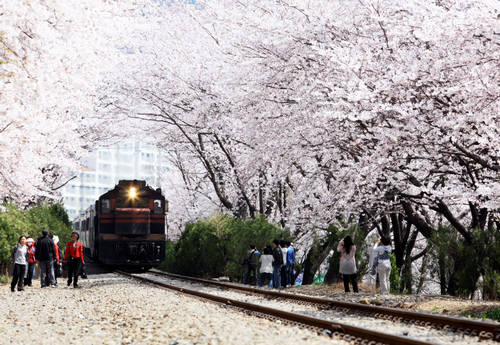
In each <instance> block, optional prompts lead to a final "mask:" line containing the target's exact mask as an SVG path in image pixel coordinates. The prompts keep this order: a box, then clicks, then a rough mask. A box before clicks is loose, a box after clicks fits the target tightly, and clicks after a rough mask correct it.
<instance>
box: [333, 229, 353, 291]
mask: <svg viewBox="0 0 500 345" xmlns="http://www.w3.org/2000/svg"><path fill="white" fill-rule="evenodd" d="M337 250H338V251H339V252H340V267H339V272H340V273H342V277H343V279H344V290H345V292H350V291H349V281H350V282H351V284H352V289H353V290H354V292H358V281H357V268H356V246H355V245H354V243H353V242H352V238H351V236H346V237H345V238H344V239H342V240H341V241H340V243H339V245H338V246H337Z"/></svg>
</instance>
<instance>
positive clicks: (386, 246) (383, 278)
mask: <svg viewBox="0 0 500 345" xmlns="http://www.w3.org/2000/svg"><path fill="white" fill-rule="evenodd" d="M379 243H380V238H378V239H377V242H376V243H375V246H374V247H373V251H374V252H375V254H376V255H377V256H376V258H375V260H374V261H375V262H374V265H377V269H376V271H377V273H378V279H379V281H380V293H381V294H384V295H387V294H389V291H391V283H390V281H389V276H390V275H391V252H392V247H391V239H390V238H387V237H383V238H382V245H381V246H378V244H379Z"/></svg>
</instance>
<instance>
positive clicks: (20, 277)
mask: <svg viewBox="0 0 500 345" xmlns="http://www.w3.org/2000/svg"><path fill="white" fill-rule="evenodd" d="M28 260H29V253H28V247H27V246H26V237H24V236H21V237H19V241H18V243H17V244H16V246H15V247H14V248H12V261H14V272H13V274H12V283H11V284H10V291H12V292H14V291H15V290H16V285H17V291H23V290H24V274H25V273H26V266H27V264H28Z"/></svg>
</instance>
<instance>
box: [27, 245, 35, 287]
mask: <svg viewBox="0 0 500 345" xmlns="http://www.w3.org/2000/svg"><path fill="white" fill-rule="evenodd" d="M26 246H27V247H28V253H29V255H30V256H29V259H28V272H27V273H26V275H25V278H24V286H32V285H33V272H34V271H35V266H36V260H35V240H33V238H32V237H31V236H28V237H26Z"/></svg>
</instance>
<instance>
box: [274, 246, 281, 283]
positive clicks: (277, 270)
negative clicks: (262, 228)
mask: <svg viewBox="0 0 500 345" xmlns="http://www.w3.org/2000/svg"><path fill="white" fill-rule="evenodd" d="M281 266H283V252H282V251H281V248H280V241H278V240H274V241H273V287H274V288H276V289H279V288H281Z"/></svg>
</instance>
